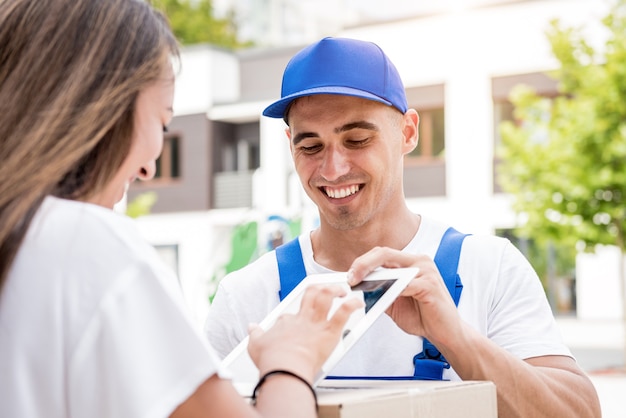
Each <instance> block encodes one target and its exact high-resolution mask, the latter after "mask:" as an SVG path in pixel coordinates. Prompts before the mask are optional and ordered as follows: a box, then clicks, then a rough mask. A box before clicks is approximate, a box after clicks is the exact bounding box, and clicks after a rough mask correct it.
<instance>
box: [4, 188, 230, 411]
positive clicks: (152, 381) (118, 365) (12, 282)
mask: <svg viewBox="0 0 626 418" xmlns="http://www.w3.org/2000/svg"><path fill="white" fill-rule="evenodd" d="M218 364H219V359H218V358H217V356H216V354H215V352H214V351H213V349H212V348H211V347H210V346H209V345H208V343H207V342H206V339H205V338H203V336H202V335H201V333H199V332H198V330H197V329H196V327H195V326H194V325H193V322H192V320H191V319H190V316H189V314H188V312H187V311H186V308H185V306H184V302H183V298H182V293H181V289H180V286H179V283H178V279H177V278H176V276H175V275H174V274H173V272H171V271H170V270H169V269H168V268H167V266H165V265H164V264H163V263H162V261H161V260H160V259H159V257H158V255H157V253H156V252H155V250H154V249H153V248H152V247H151V246H150V245H149V244H147V243H146V242H145V241H144V240H143V239H142V238H141V236H140V235H139V233H138V231H137V230H136V228H135V225H134V223H133V221H132V220H131V219H129V218H127V217H126V216H123V215H120V214H118V213H115V212H113V211H111V210H109V209H106V208H102V207H99V206H96V205H92V204H88V203H81V202H75V201H68V200H62V199H57V198H53V197H48V198H46V199H45V200H44V202H43V204H42V205H41V207H40V209H39V211H38V212H37V214H36V216H35V218H34V219H33V221H32V223H31V225H30V228H29V230H28V233H27V235H26V237H25V239H24V241H23V243H22V245H21V247H20V250H19V252H18V253H17V256H16V258H15V261H14V262H13V265H12V268H11V269H10V271H9V275H8V279H7V282H6V283H5V285H4V288H3V289H2V293H1V294H0V393H1V394H2V395H1V397H2V400H1V401H0V416H2V417H29V418H36V417H46V418H56V417H90V418H97V417H120V418H121V417H134V418H139V417H146V418H147V417H166V416H169V415H170V414H171V412H172V411H173V410H174V409H175V408H176V407H177V406H178V405H179V404H181V403H182V402H183V401H184V400H185V399H187V398H188V397H189V396H190V395H191V394H193V392H195V390H196V389H197V387H198V386H199V385H200V384H201V383H202V382H203V381H205V380H206V379H208V378H209V377H210V376H212V375H213V374H215V373H218V372H220V371H219V366H218Z"/></svg>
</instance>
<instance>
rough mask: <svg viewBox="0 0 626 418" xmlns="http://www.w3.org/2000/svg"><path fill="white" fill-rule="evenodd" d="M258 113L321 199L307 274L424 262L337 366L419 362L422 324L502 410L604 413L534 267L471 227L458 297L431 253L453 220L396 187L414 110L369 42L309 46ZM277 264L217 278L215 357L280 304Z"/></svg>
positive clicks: (402, 371)
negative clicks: (420, 206) (275, 125)
mask: <svg viewBox="0 0 626 418" xmlns="http://www.w3.org/2000/svg"><path fill="white" fill-rule="evenodd" d="M263 114H264V115H265V116H269V117H274V118H283V119H284V120H285V122H286V123H287V125H288V128H287V129H286V134H287V137H288V139H289V141H290V142H289V145H290V149H291V154H292V158H293V161H294V164H295V169H296V171H297V173H298V175H299V177H300V181H301V183H302V185H303V187H304V189H305V191H306V193H307V194H308V196H309V197H310V198H311V199H312V200H313V202H314V203H315V204H316V206H317V207H318V210H319V216H320V225H319V227H318V228H317V229H315V230H314V231H312V232H310V233H306V234H303V235H301V236H300V237H299V238H298V243H299V244H300V247H301V253H302V259H303V261H304V266H305V269H306V273H307V274H313V273H326V272H333V271H349V277H350V278H351V279H350V280H351V282H352V283H357V282H358V281H360V280H361V279H362V278H363V277H364V276H365V275H366V274H367V273H368V272H370V271H372V270H373V269H375V268H377V267H379V266H385V267H408V266H417V267H419V269H420V270H419V273H418V274H417V276H416V277H415V278H414V279H413V280H412V281H411V283H410V284H409V286H408V287H407V289H406V290H405V291H404V293H403V294H402V297H400V298H399V299H398V300H397V301H396V302H395V303H394V304H393V305H392V307H391V308H390V309H389V311H388V314H389V316H386V315H385V316H383V317H381V318H380V319H379V320H378V321H377V322H376V323H375V324H374V325H373V326H372V328H371V329H370V330H369V331H368V332H367V333H366V334H365V335H364V336H363V338H362V339H361V340H359V342H358V343H357V345H356V346H355V347H354V348H353V349H352V350H351V351H350V353H349V354H348V355H347V356H346V358H344V359H343V360H342V361H341V362H340V363H339V364H338V365H337V367H336V368H335V369H334V370H333V371H332V372H331V374H332V375H341V376H410V375H413V373H414V362H413V357H414V356H415V354H416V353H418V352H420V351H422V350H421V348H422V337H424V338H426V339H427V340H428V341H430V343H432V344H434V346H435V347H436V348H437V349H438V350H439V351H440V352H441V354H443V356H444V357H445V360H446V361H447V363H449V365H450V366H451V368H450V369H443V375H442V376H441V377H443V378H444V379H453V380H458V379H463V380H490V381H493V382H494V383H495V384H496V387H497V393H498V410H499V414H500V416H533V417H538V416H546V417H557V416H558V417H565V416H578V417H580V416H600V407H599V402H598V398H597V394H596V392H595V389H594V387H593V385H592V384H591V382H590V381H589V379H588V378H587V377H586V376H585V374H584V373H583V372H582V371H581V370H580V368H579V367H578V365H577V364H576V362H575V360H574V359H573V358H572V356H571V353H570V351H569V350H568V348H567V347H566V346H565V345H564V344H563V342H562V340H561V337H560V334H559V332H558V330H557V328H556V325H555V322H554V318H553V316H552V313H551V310H550V307H549V305H548V303H547V300H546V297H545V294H544V292H543V289H542V287H541V284H540V282H539V279H538V277H537V275H536V273H535V272H534V271H533V269H532V267H531V266H530V265H529V263H528V262H527V260H526V259H525V258H524V257H523V256H522V254H521V253H520V252H519V251H517V250H516V248H515V247H514V246H513V245H512V244H511V243H510V242H509V241H507V240H505V239H502V238H497V237H493V236H478V235H472V236H468V237H467V238H465V240H464V242H463V244H462V250H461V253H460V256H459V257H458V262H459V264H458V274H459V276H460V277H461V280H462V283H463V290H462V293H461V297H460V300H459V301H458V308H457V307H456V306H455V303H454V302H453V299H452V298H451V297H450V293H449V292H448V289H447V288H446V286H445V285H444V281H443V279H442V276H441V275H440V272H439V270H438V269H437V266H436V265H435V263H434V262H433V258H434V256H435V254H436V252H437V250H438V247H439V244H440V242H441V240H442V237H443V236H444V233H445V232H446V230H447V229H448V226H446V225H443V224H440V223H438V222H436V221H433V220H431V219H427V218H424V217H423V216H421V215H419V214H415V213H412V212H411V211H410V210H409V209H408V207H407V205H406V203H405V198H404V192H403V184H402V174H403V159H404V156H405V155H406V154H408V153H409V152H411V151H412V150H413V149H414V148H415V146H416V145H417V141H418V120H419V118H418V114H417V112H416V111H415V110H413V109H408V106H407V103H406V97H405V92H404V86H403V84H402V81H401V79H400V76H399V75H398V72H397V71H396V69H395V67H394V65H393V64H392V63H391V61H390V60H389V59H388V57H387V56H386V55H385V54H384V53H383V51H382V50H381V49H380V48H379V47H378V46H377V45H375V44H372V43H369V42H362V41H357V40H351V39H340V38H325V39H323V40H321V41H319V42H317V43H315V44H313V45H311V46H309V47H307V48H305V49H303V50H302V51H300V52H299V53H298V54H296V55H295V56H294V57H293V58H292V60H291V61H290V62H289V64H288V65H287V68H286V69H285V72H284V75H283V88H282V98H281V99H280V100H278V101H277V102H275V103H273V104H272V105H270V106H269V107H268V108H266V109H265V111H264V112H263ZM278 271H279V269H278V267H277V257H276V252H274V251H272V252H270V253H267V254H265V255H264V256H262V257H261V258H260V259H259V260H257V261H255V262H254V263H252V264H250V265H249V266H247V267H244V268H243V269H241V270H240V271H237V272H234V273H232V274H231V275H229V276H227V277H226V278H225V279H223V280H222V282H221V283H220V286H219V290H218V292H217V295H216V297H215V299H214V303H213V305H212V307H211V309H210V312H209V317H208V319H207V325H206V332H207V335H208V337H209V339H210V340H211V343H212V344H213V345H214V347H216V349H217V350H218V351H220V352H221V354H222V355H223V356H225V355H226V354H228V353H229V352H230V350H232V348H233V347H235V345H236V344H237V343H238V342H239V341H241V340H242V339H243V338H244V337H245V336H246V332H247V331H246V330H247V325H248V323H250V322H258V321H260V320H261V319H263V317H264V316H265V315H266V314H267V313H268V312H269V311H270V310H271V309H272V308H274V307H275V306H276V305H277V304H278V303H279V296H278V294H279V290H280V283H279V273H278ZM415 367H417V366H415Z"/></svg>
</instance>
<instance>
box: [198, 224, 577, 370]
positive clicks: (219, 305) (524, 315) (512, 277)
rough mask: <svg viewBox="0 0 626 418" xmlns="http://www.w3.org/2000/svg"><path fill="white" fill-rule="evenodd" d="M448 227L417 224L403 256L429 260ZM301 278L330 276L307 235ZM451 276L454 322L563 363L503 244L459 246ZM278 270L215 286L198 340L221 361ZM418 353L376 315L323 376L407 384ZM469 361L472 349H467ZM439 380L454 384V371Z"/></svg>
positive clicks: (527, 282) (531, 288)
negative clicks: (457, 292)
mask: <svg viewBox="0 0 626 418" xmlns="http://www.w3.org/2000/svg"><path fill="white" fill-rule="evenodd" d="M447 229H448V227H447V226H446V225H444V224H441V223H438V222H436V221H433V220H429V219H425V218H424V217H422V221H421V225H420V228H419V230H418V232H417V234H416V235H415V237H414V238H413V239H412V240H411V242H410V243H409V244H408V245H407V247H406V248H405V249H404V250H403V251H405V252H408V253H412V254H426V255H428V256H430V257H431V258H434V256H435V253H436V252H437V248H438V247H439V242H440V241H441V238H442V236H443V234H444V232H445V231H446V230H447ZM299 241H300V246H301V249H302V256H303V260H304V265H305V268H306V271H307V274H314V273H330V272H331V271H330V270H328V269H327V268H325V267H323V266H321V265H319V264H317V263H316V262H315V260H314V258H313V250H312V247H311V240H310V236H309V234H304V235H301V236H300V237H299ZM458 273H459V276H460V277H461V281H462V282H463V291H462V294H461V299H460V301H459V305H458V310H459V314H460V315H461V318H463V320H464V321H465V322H467V323H468V324H469V325H470V326H472V327H473V328H474V329H476V330H477V331H479V332H480V333H481V334H483V335H485V336H487V337H488V338H489V339H491V340H492V341H494V342H495V343H496V344H498V345H499V346H500V347H503V348H504V349H505V350H507V351H509V352H511V353H513V354H514V355H515V356H517V357H519V358H521V359H526V358H530V357H536V356H543V355H566V356H571V352H570V350H569V349H568V348H567V347H566V346H565V345H564V343H563V341H562V338H561V335H560V333H559V330H558V328H557V326H556V323H555V321H554V317H553V315H552V311H551V310H550V306H549V304H548V302H547V298H546V296H545V293H544V291H543V288H542V286H541V282H540V281H539V278H538V277H537V275H536V273H535V271H534V270H533V268H532V267H531V265H530V264H529V263H528V261H527V260H526V259H525V258H524V256H523V255H522V254H521V253H520V252H519V251H518V250H517V249H516V248H515V246H513V245H512V244H511V243H510V242H509V241H508V240H506V239H503V238H498V237H494V236H487V235H484V236H481V235H470V236H468V237H466V238H465V241H464V242H463V247H462V250H461V255H460V259H459V267H458ZM279 287H280V282H279V278H278V266H277V264H276V255H275V252H273V251H272V252H269V253H267V254H265V255H263V256H262V257H260V258H259V259H258V260H256V261H255V262H253V263H251V264H250V265H248V266H246V267H244V268H242V269H241V270H239V271H236V272H233V273H231V274H229V275H227V276H226V277H225V278H224V279H223V280H222V281H221V282H220V284H219V289H218V292H217V294H216V296H215V298H214V300H213V304H212V305H211V308H210V310H209V315H208V318H207V321H206V325H205V333H206V334H207V337H208V339H209V341H210V342H211V345H212V346H213V347H215V349H216V350H217V351H218V353H219V354H220V355H221V356H223V357H224V356H226V355H227V354H228V353H229V352H230V351H231V350H232V349H233V348H234V347H235V346H236V345H237V343H238V342H239V341H241V340H242V339H243V338H244V337H245V336H246V334H247V325H248V323H250V322H260V321H261V320H262V319H263V318H264V317H265V315H267V314H268V313H269V312H270V311H271V310H272V309H273V308H274V307H275V306H276V305H277V304H278V303H279V298H278V290H279ZM421 351H422V338H421V337H417V336H414V335H409V334H407V333H405V332H404V331H402V330H401V329H400V328H398V327H397V326H396V325H395V323H394V322H393V321H392V320H391V318H390V317H389V316H387V315H382V316H381V317H380V318H379V319H378V320H377V321H376V322H375V323H374V324H373V326H372V327H371V328H370V329H369V330H368V331H367V333H366V334H365V335H364V336H363V337H362V338H361V339H360V340H359V341H358V342H357V343H356V345H355V346H354V347H353V348H352V349H351V351H350V352H349V353H348V354H347V355H346V357H344V358H343V359H342V360H341V361H340V363H339V364H338V365H337V366H336V367H335V369H334V370H332V371H331V373H330V375H335V376H412V375H413V368H414V366H413V357H414V356H415V354H417V353H419V352H421ZM467 355H468V356H471V355H472V347H467ZM443 377H444V379H450V380H459V377H458V375H457V374H456V373H455V372H454V370H452V369H449V370H444V376H443Z"/></svg>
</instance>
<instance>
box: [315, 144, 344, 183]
mask: <svg viewBox="0 0 626 418" xmlns="http://www.w3.org/2000/svg"><path fill="white" fill-rule="evenodd" d="M349 171H350V163H349V158H348V154H347V150H345V149H343V148H340V147H328V148H326V150H325V151H324V156H323V159H322V165H321V167H320V174H321V175H322V176H323V177H324V178H325V179H326V180H329V181H333V180H336V179H338V178H339V177H341V176H343V175H345V174H347V173H348V172H349Z"/></svg>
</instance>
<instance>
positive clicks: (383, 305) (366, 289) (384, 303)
mask: <svg viewBox="0 0 626 418" xmlns="http://www.w3.org/2000/svg"><path fill="white" fill-rule="evenodd" d="M417 271H418V269H417V267H414V268H396V269H383V268H381V269H378V270H376V271H374V272H373V273H371V274H370V275H368V276H367V277H366V278H365V279H364V280H363V281H362V282H361V283H359V284H358V285H356V286H355V287H353V288H352V289H350V287H349V286H348V282H347V277H346V273H330V274H315V275H310V276H307V277H306V278H304V279H303V280H302V281H301V282H300V283H299V284H298V286H296V288H295V289H293V291H292V292H291V293H290V294H289V295H287V297H286V298H285V299H284V300H283V301H282V302H281V303H280V304H279V305H278V306H277V307H276V308H274V310H272V311H271V312H270V313H269V314H268V315H267V317H265V319H264V320H263V321H261V323H260V324H259V325H260V326H261V328H263V329H264V330H267V329H269V328H270V327H271V326H272V325H273V324H274V322H275V321H276V319H277V318H278V317H279V316H280V315H282V314H285V313H296V312H298V311H299V310H300V303H301V301H302V295H303V293H304V290H305V289H306V288H307V287H308V286H310V285H314V284H315V285H317V284H339V285H342V286H345V287H346V290H350V291H349V293H348V294H347V295H346V296H344V297H342V298H337V299H336V300H335V302H334V303H333V306H332V307H331V309H330V312H329V317H330V316H331V315H332V314H333V313H334V311H335V309H336V308H337V307H339V305H340V304H341V303H343V302H344V301H345V300H346V298H353V297H358V298H360V299H361V300H363V301H364V302H365V307H364V308H362V309H359V310H357V311H355V312H353V313H352V315H351V316H350V318H349V319H348V322H347V323H346V325H345V327H344V331H343V338H342V339H341V340H340V341H339V343H338V344H337V347H336V348H335V350H334V351H333V352H332V354H331V355H330V357H329V358H328V359H327V360H326V362H325V363H324V366H323V367H322V369H321V370H320V372H319V373H318V374H317V376H316V377H315V381H314V385H317V384H318V383H319V382H320V381H321V380H322V379H324V378H325V377H326V376H327V375H328V373H329V372H330V371H331V370H332V369H333V368H334V367H335V365H336V364H337V363H338V362H339V360H341V358H342V357H343V356H344V354H345V353H346V352H347V351H348V350H349V349H350V348H351V347H352V346H353V345H354V344H355V343H356V342H357V341H358V340H359V338H361V336H362V335H363V334H364V333H365V332H366V331H367V329H368V328H369V327H370V326H371V325H372V324H373V323H374V321H376V319H377V318H378V317H379V316H380V315H382V314H383V313H384V312H385V310H387V308H388V307H389V306H390V305H391V304H392V303H393V301H394V300H395V299H396V297H398V295H399V294H400V293H401V292H402V291H403V290H404V288H405V287H406V286H407V285H408V283H409V281H411V279H412V278H413V277H415V275H416V274H417ZM222 365H223V366H225V367H226V368H227V369H228V370H229V371H230V372H231V375H232V382H233V384H234V385H235V387H236V388H237V390H238V391H239V393H241V394H242V395H243V396H250V395H251V394H252V390H253V388H254V386H255V385H256V383H257V381H258V380H259V371H258V369H257V368H256V366H255V365H254V363H253V362H252V360H251V359H250V356H249V355H248V337H246V338H245V339H244V340H243V341H241V343H239V345H237V347H235V349H234V350H233V351H232V352H231V353H230V354H229V355H228V356H226V358H225V359H224V360H223V362H222Z"/></svg>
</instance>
